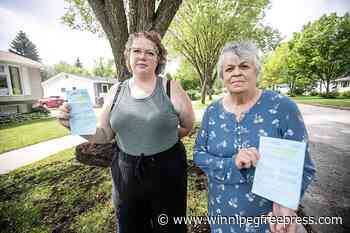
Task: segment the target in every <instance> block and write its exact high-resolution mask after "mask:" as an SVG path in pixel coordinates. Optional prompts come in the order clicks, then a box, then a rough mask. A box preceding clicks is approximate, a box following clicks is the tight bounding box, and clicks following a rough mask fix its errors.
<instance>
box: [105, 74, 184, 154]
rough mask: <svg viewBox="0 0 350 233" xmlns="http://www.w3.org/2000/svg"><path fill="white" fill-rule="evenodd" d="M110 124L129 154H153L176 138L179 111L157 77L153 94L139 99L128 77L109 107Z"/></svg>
mask: <svg viewBox="0 0 350 233" xmlns="http://www.w3.org/2000/svg"><path fill="white" fill-rule="evenodd" d="M110 123H111V127H112V129H113V130H114V131H115V132H116V140H117V144H118V146H119V148H120V149H121V150H122V151H124V152H125V153H127V154H130V155H136V156H138V155H141V154H144V155H146V156H147V155H153V154H156V153H159V152H162V151H165V150H167V149H169V148H170V147H172V146H173V145H174V144H175V143H177V141H178V140H179V138H178V124H179V118H178V114H177V113H176V112H175V109H174V106H173V104H172V103H171V101H170V99H169V97H168V96H167V94H166V91H165V90H164V87H163V81H162V78H160V77H157V81H156V87H155V89H154V90H153V93H152V94H151V95H150V96H148V97H146V98H142V99H136V98H134V97H132V96H131V92H130V87H129V80H128V81H125V82H124V83H123V86H122V87H121V90H120V93H119V96H118V98H117V100H116V103H115V105H114V107H113V109H112V110H111V119H110Z"/></svg>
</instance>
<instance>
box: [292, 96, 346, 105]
mask: <svg viewBox="0 0 350 233" xmlns="http://www.w3.org/2000/svg"><path fill="white" fill-rule="evenodd" d="M292 99H294V100H295V101H296V102H297V103H301V104H311V105H322V106H334V107H345V108H350V98H342V97H337V98H335V99H325V98H322V97H319V96H297V97H293V98H292Z"/></svg>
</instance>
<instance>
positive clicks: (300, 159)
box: [252, 137, 306, 209]
mask: <svg viewBox="0 0 350 233" xmlns="http://www.w3.org/2000/svg"><path fill="white" fill-rule="evenodd" d="M305 149H306V143H305V142H297V141H292V140H285V139H278V138H270V137H260V145H259V153H260V155H261V158H260V160H259V161H258V163H257V166H256V170H255V176H254V183H253V188H252V192H253V193H255V194H257V195H260V196H262V197H265V198H267V199H269V200H271V201H273V202H276V203H278V204H281V205H283V206H285V207H288V208H292V209H297V208H298V204H299V201H300V200H299V199H300V192H301V182H302V176H303V167H304V159H305Z"/></svg>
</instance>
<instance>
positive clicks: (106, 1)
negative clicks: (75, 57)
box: [62, 0, 182, 79]
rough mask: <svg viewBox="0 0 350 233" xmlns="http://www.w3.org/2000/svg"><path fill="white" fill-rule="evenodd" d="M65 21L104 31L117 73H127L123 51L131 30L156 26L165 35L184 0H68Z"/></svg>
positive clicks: (101, 32) (83, 28)
mask: <svg viewBox="0 0 350 233" xmlns="http://www.w3.org/2000/svg"><path fill="white" fill-rule="evenodd" d="M65 2H66V3H67V4H68V7H67V11H66V13H65V14H64V16H63V17H62V21H63V22H64V23H65V24H66V25H68V26H70V27H71V28H74V29H79V30H88V31H91V32H93V33H99V35H104V36H106V37H107V39H108V40H109V43H110V45H111V48H112V53H113V56H114V61H115V66H116V76H117V78H118V79H124V78H125V74H126V73H127V68H126V66H125V61H124V56H123V51H124V45H125V43H126V41H127V39H128V36H129V34H130V33H133V32H136V31H142V30H154V31H157V32H159V33H160V35H161V36H164V34H165V32H166V31H167V29H168V27H169V25H170V22H171V21H172V19H173V17H174V15H175V13H176V11H177V10H178V8H179V6H180V5H181V2H182V0H159V1H156V0H146V1H138V0H79V1H78V0H65Z"/></svg>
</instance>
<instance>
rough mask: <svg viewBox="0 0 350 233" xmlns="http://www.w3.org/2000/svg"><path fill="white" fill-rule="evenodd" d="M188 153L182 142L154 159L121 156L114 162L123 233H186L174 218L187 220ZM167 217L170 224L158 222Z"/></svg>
mask: <svg viewBox="0 0 350 233" xmlns="http://www.w3.org/2000/svg"><path fill="white" fill-rule="evenodd" d="M186 168H187V163H186V151H185V147H184V145H183V144H182V142H181V141H180V142H178V143H177V144H175V145H174V146H173V147H172V148H170V149H168V150H167V151H164V152H161V153H158V154H155V155H151V156H143V155H141V156H132V155H128V154H125V153H123V152H119V156H115V159H114V160H113V162H112V177H113V182H114V186H115V189H116V190H115V192H116V196H117V203H116V204H117V221H118V226H117V229H118V232H119V233H160V232H162V233H183V232H186V225H185V224H174V222H173V217H181V216H186V202H187V198H186V197H187V169H186ZM164 214H165V215H166V216H167V219H168V223H167V224H159V221H158V218H159V216H161V215H163V218H162V220H163V221H164V220H165V218H164Z"/></svg>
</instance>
